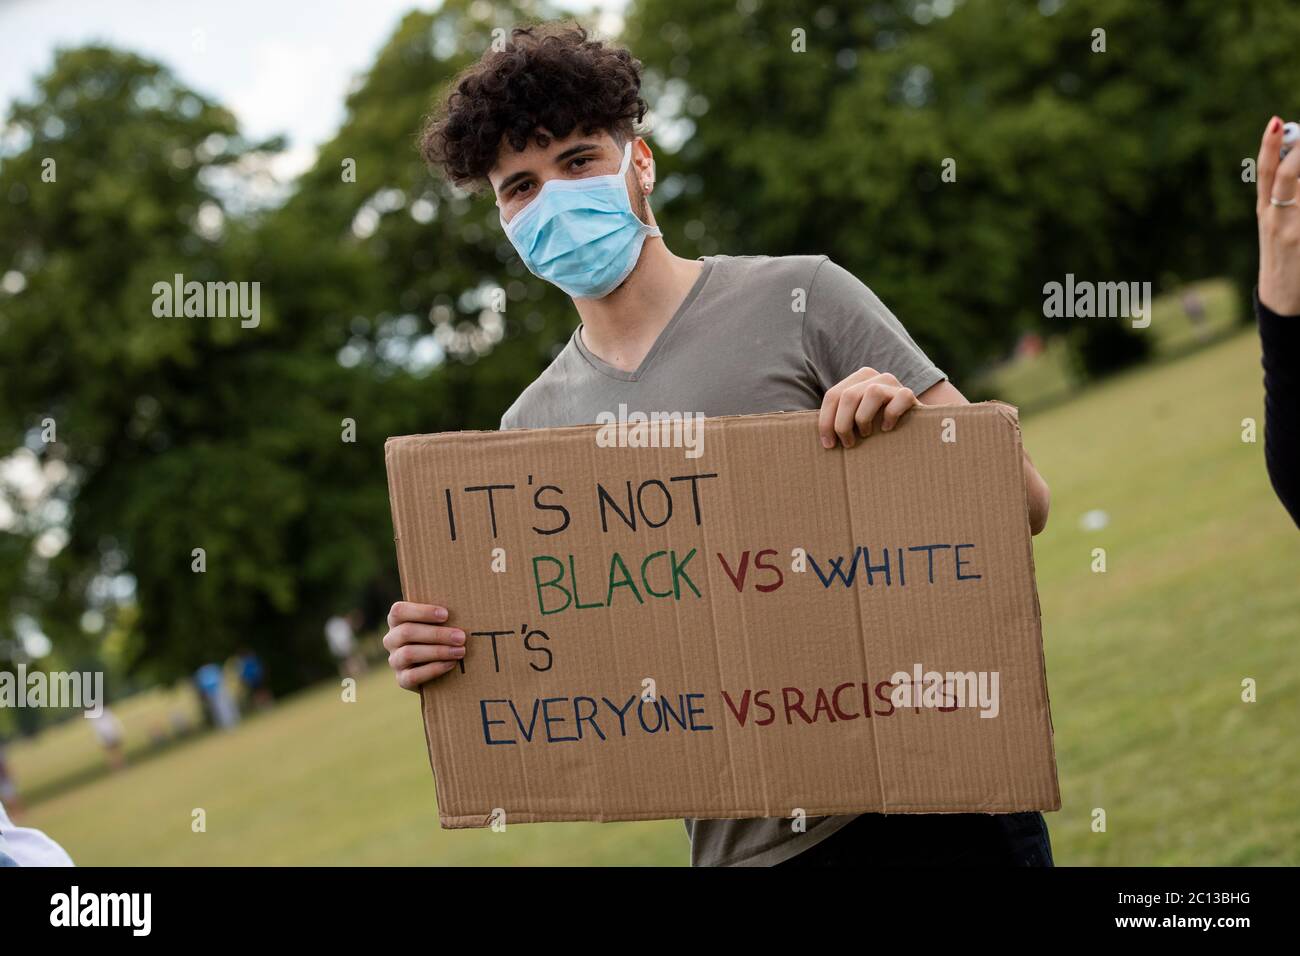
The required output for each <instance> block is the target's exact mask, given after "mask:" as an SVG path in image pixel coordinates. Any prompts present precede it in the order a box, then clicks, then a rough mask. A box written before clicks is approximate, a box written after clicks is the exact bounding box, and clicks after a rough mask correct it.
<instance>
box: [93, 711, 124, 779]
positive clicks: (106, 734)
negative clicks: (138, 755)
mask: <svg viewBox="0 0 1300 956" xmlns="http://www.w3.org/2000/svg"><path fill="white" fill-rule="evenodd" d="M86 719H87V720H89V721H90V727H91V729H92V730H93V731H94V732H95V737H96V738H98V740H99V745H100V746H101V747H103V748H104V754H105V756H107V757H108V766H109V768H110V769H112V770H121V769H122V768H123V767H125V766H126V751H125V748H124V747H123V743H124V740H123V738H124V736H125V734H124V731H123V728H122V722H121V721H120V720H118V719H117V714H115V713H113V711H112V710H111V709H109V708H108V707H105V708H104V709H103V711H102V712H101V713H100V714H99V716H97V717H87V718H86Z"/></svg>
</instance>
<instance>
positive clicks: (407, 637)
mask: <svg viewBox="0 0 1300 956" xmlns="http://www.w3.org/2000/svg"><path fill="white" fill-rule="evenodd" d="M464 643H465V632H464V631H462V630H461V629H460V628H457V627H438V626H437V625H434V624H412V623H411V622H410V621H407V622H406V623H404V624H399V625H397V627H395V628H393V629H392V630H390V631H389V632H388V633H387V634H385V635H384V647H385V648H386V649H387V650H389V651H395V650H397V649H398V648H399V647H405V646H406V645H407V644H464Z"/></svg>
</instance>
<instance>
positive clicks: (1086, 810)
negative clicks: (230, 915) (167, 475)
mask: <svg viewBox="0 0 1300 956" xmlns="http://www.w3.org/2000/svg"><path fill="white" fill-rule="evenodd" d="M1260 377H1261V376H1260V369H1259V346H1258V341H1257V339H1256V337H1255V335H1254V334H1253V333H1252V332H1250V331H1243V332H1242V333H1240V334H1237V335H1235V336H1234V337H1232V338H1229V339H1227V340H1226V341H1223V342H1221V343H1219V344H1217V345H1214V346H1211V347H1209V348H1207V349H1204V350H1202V351H1200V352H1197V353H1195V354H1192V355H1189V356H1186V357H1183V358H1180V359H1177V360H1173V361H1168V362H1165V363H1163V364H1159V365H1156V366H1153V367H1148V368H1145V369H1142V370H1139V371H1136V372H1134V373H1131V374H1129V375H1127V376H1124V377H1121V378H1118V379H1115V380H1113V381H1110V382H1108V383H1106V384H1104V385H1102V386H1099V387H1097V388H1095V389H1092V390H1090V391H1087V392H1085V393H1083V394H1082V395H1080V396H1079V397H1077V398H1074V399H1072V400H1070V401H1068V402H1066V403H1064V404H1060V405H1058V406H1056V407H1054V408H1051V409H1050V410H1047V411H1044V412H1042V413H1041V414H1037V415H1033V416H1030V417H1028V418H1027V419H1026V420H1025V422H1024V436H1025V444H1026V447H1027V448H1028V449H1029V452H1030V454H1031V455H1032V456H1033V458H1034V460H1035V462H1036V464H1037V465H1038V467H1039V469H1040V470H1041V471H1042V473H1043V474H1044V475H1045V476H1046V478H1047V480H1048V482H1049V483H1050V484H1051V486H1052V496H1053V501H1052V518H1051V522H1050V524H1049V526H1048V528H1047V530H1046V531H1045V532H1044V533H1043V534H1042V535H1041V536H1039V537H1038V538H1037V539H1035V556H1036V562H1037V569H1038V584H1039V593H1040V597H1041V602H1042V609H1043V632H1044V641H1045V645H1046V657H1047V675H1048V686H1049V689H1050V692H1051V699H1052V711H1053V720H1054V724H1055V730H1056V753H1057V761H1058V765H1059V770H1060V780H1061V789H1062V797H1063V806H1062V809H1061V811H1060V812H1059V813H1054V814H1050V815H1049V817H1048V822H1049V825H1050V827H1051V831H1052V840H1053V846H1054V849H1055V852H1056V858H1057V862H1058V863H1062V864H1121V865H1122V864H1156V865H1166V864H1229V865H1231V864H1296V863H1300V751H1298V750H1297V749H1296V747H1295V746H1294V735H1295V732H1296V729H1297V727H1300V654H1298V653H1297V646H1298V643H1300V641H1298V640H1297V639H1298V638H1300V587H1297V578H1298V575H1297V569H1298V568H1300V534H1298V533H1297V531H1296V528H1295V527H1294V525H1293V524H1292V523H1291V521H1290V519H1289V518H1288V516H1287V515H1286V513H1285V512H1284V511H1283V509H1282V507H1281V505H1279V504H1278V502H1277V500H1276V498H1275V497H1274V495H1273V493H1272V490H1271V488H1270V487H1269V485H1268V479H1267V476H1266V474H1265V471H1264V461H1263V444H1262V442H1263V401H1262V394H1261V385H1260ZM1244 418H1254V419H1255V420H1256V421H1257V422H1258V423H1259V442H1258V443H1256V444H1247V443H1243V441H1242V439H1241V431H1242V426H1241V422H1242V419H1244ZM1094 509H1100V510H1102V511H1105V512H1106V513H1107V515H1108V516H1109V524H1108V525H1107V526H1106V527H1105V528H1104V529H1102V530H1098V531H1087V530H1084V529H1083V527H1082V526H1081V524H1080V517H1081V516H1082V515H1083V514H1084V513H1085V512H1088V511H1091V510H1094ZM1099 547H1100V548H1104V549H1105V550H1106V555H1107V566H1108V570H1107V572H1106V573H1104V574H1097V573H1093V571H1092V570H1091V564H1092V560H1093V558H1092V551H1093V549H1094V548H1099ZM1246 677H1250V678H1254V679H1255V680H1256V681H1257V683H1258V702H1257V703H1252V704H1247V703H1243V702H1242V701H1241V682H1242V680H1243V678H1246ZM132 706H140V707H144V708H148V707H152V708H153V710H152V711H147V712H148V713H156V712H157V711H158V710H159V709H160V708H162V709H165V707H164V705H163V704H161V703H159V702H158V701H156V700H155V701H154V702H153V703H149V702H144V703H141V704H132V703H131V702H128V704H127V705H125V706H124V707H123V708H122V709H121V710H120V711H119V714H120V716H121V717H122V719H123V720H124V722H126V723H127V724H128V727H130V726H131V725H132V723H133V721H134V722H135V723H143V722H144V721H145V720H146V717H143V716H141V717H138V718H133V716H132V711H131V707H132ZM77 748H80V750H78V749H77ZM12 757H13V763H14V767H15V770H16V772H17V773H18V775H19V776H20V778H21V777H22V776H23V775H27V778H28V782H29V783H30V784H32V785H35V784H36V783H42V784H48V782H49V778H50V777H51V776H52V775H54V776H57V775H58V774H61V773H66V772H68V768H69V767H70V766H73V765H75V764H77V763H78V762H85V761H87V760H89V761H92V762H93V761H96V760H98V759H99V758H98V756H97V755H96V754H95V751H94V746H93V741H92V740H91V738H90V731H89V729H87V728H84V727H79V726H76V725H75V723H74V724H73V725H69V726H64V727H61V728H58V729H57V730H56V731H55V732H54V733H53V734H51V735H47V736H46V737H44V738H43V739H42V740H40V741H38V742H37V743H35V744H32V745H27V744H24V745H21V746H16V747H15V748H14V750H13V754H12ZM33 781H35V783H33ZM194 808H203V809H204V810H205V811H206V815H207V832H205V833H193V832H191V825H190V824H191V811H192V809H194ZM1095 808H1101V809H1104V810H1105V812H1106V818H1107V821H1106V822H1107V829H1106V832H1105V833H1095V832H1092V829H1091V822H1092V818H1093V811H1094V809H1095ZM26 822H28V823H30V824H31V825H34V826H39V827H41V828H43V829H45V830H47V831H48V832H49V833H50V834H51V835H53V836H54V837H56V838H57V839H58V840H60V841H61V842H62V843H63V844H64V845H65V846H66V847H67V848H68V850H69V852H70V853H71V854H72V856H73V858H74V859H75V860H77V861H78V862H79V863H82V864H145V863H149V864H218V865H225V864H684V863H685V862H686V858H687V842H686V837H685V833H684V830H683V827H682V825H681V823H680V821H665V822H659V823H620V824H544V825H530V826H524V825H515V826H510V827H508V828H507V830H506V831H505V832H504V833H492V832H490V831H443V830H440V829H439V828H438V824H437V816H436V813H435V806H434V786H433V780H432V775H431V773H430V771H429V767H428V762H427V758H426V756H425V748H424V739H423V735H422V731H421V727H420V719H419V712H418V705H417V701H416V698H415V697H414V696H413V695H411V694H408V693H405V692H402V691H399V690H398V689H397V688H396V687H395V685H394V684H393V682H392V679H391V678H390V677H389V675H388V674H387V672H386V671H376V672H372V673H371V674H369V675H368V676H367V677H365V678H364V679H363V680H362V682H361V683H360V686H359V700H358V702H357V703H351V704H349V703H344V702H342V701H341V699H340V695H339V693H338V690H337V689H336V688H334V687H320V688H317V689H314V690H311V691H309V692H305V693H302V694H300V695H298V696H296V697H295V698H293V699H290V700H287V701H285V702H283V703H282V704H281V705H280V706H279V707H277V708H276V709H274V710H273V711H270V712H268V713H265V714H262V715H259V716H256V717H254V718H252V719H250V720H248V721H246V722H245V723H244V724H242V725H241V726H240V727H239V728H238V729H236V730H234V731H232V732H230V733H225V734H211V735H207V736H204V737H200V738H198V739H195V740H193V741H192V742H188V743H184V744H180V745H177V746H175V747H173V748H171V749H168V750H166V751H164V752H162V753H160V754H158V755H156V756H151V757H147V758H142V759H139V760H138V761H136V762H134V763H133V764H132V765H131V766H130V767H128V769H126V770H125V771H123V772H120V773H117V774H102V775H99V776H98V777H96V778H95V779H93V780H92V781H90V782H87V783H84V784H82V785H79V786H76V787H74V788H64V789H63V790H62V791H60V792H57V793H52V795H50V796H48V797H47V798H45V799H42V800H40V801H39V802H38V803H36V804H35V805H34V806H33V807H32V808H31V809H30V812H29V814H28V816H27V821H26Z"/></svg>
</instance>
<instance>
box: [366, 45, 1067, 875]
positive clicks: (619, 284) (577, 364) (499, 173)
mask: <svg viewBox="0 0 1300 956" xmlns="http://www.w3.org/2000/svg"><path fill="white" fill-rule="evenodd" d="M645 110H646V104H645V102H644V101H643V100H642V99H641V78H640V64H639V63H638V62H637V61H636V60H635V59H633V58H632V56H631V54H630V53H628V51H626V50H623V49H618V48H615V47H611V46H608V45H605V44H602V43H599V42H596V41H593V40H590V39H588V38H587V36H586V34H585V33H584V32H583V31H582V30H580V29H578V28H575V27H564V26H549V27H541V28H532V29H521V30H515V31H514V32H513V35H512V38H511V42H510V43H509V44H508V45H507V46H506V48H505V49H504V50H502V51H498V52H489V53H487V54H486V55H485V56H484V57H483V59H482V60H481V61H480V62H479V63H478V64H476V65H475V66H474V67H472V68H471V69H469V70H468V71H467V72H466V73H465V74H464V75H463V76H462V77H460V79H459V80H458V81H457V83H456V84H455V86H454V89H453V91H452V93H451V95H450V97H449V98H448V101H447V103H446V106H445V109H444V110H443V111H442V112H441V114H439V115H438V116H437V117H436V118H435V120H434V121H433V122H432V124H431V125H430V126H429V128H428V129H427V130H426V131H425V136H424V140H423V149H424V153H425V156H426V158H427V159H428V160H430V161H431V162H433V163H435V164H437V165H439V166H441V167H442V169H443V171H444V173H445V174H446V175H447V176H448V177H449V178H450V179H451V180H452V181H453V182H455V183H456V184H458V185H461V186H481V185H483V184H486V185H488V186H490V187H491V189H492V190H493V192H494V193H495V195H496V201H497V206H498V207H499V208H500V212H501V225H502V229H503V230H504V231H505V234H506V236H507V237H508V238H509V239H510V241H511V243H512V244H513V245H514V247H515V249H516V250H517V251H518V252H519V255H520V257H521V259H522V260H523V262H524V264H525V265H526V266H527V267H528V268H529V270H530V271H532V272H533V273H534V274H536V275H538V276H539V277H541V278H543V279H545V280H546V281H548V282H551V283H553V284H554V285H556V286H558V287H559V288H560V289H562V290H563V291H564V292H566V293H567V294H568V295H570V296H571V297H572V298H573V304H574V307H575V308H576V309H577V311H578V316H579V318H580V319H581V324H580V325H579V326H578V327H577V328H576V329H575V330H574V332H573V335H572V336H571V337H570V339H569V342H568V344H567V345H566V346H565V347H564V349H563V350H562V351H561V352H560V354H559V355H558V356H557V357H556V359H555V361H554V362H552V363H551V365H550V367H549V368H547V369H546V371H544V372H543V373H542V375H541V376H540V377H539V378H538V379H537V381H535V382H534V383H533V384H532V385H530V386H529V387H528V388H527V389H525V390H524V393H523V394H522V395H520V396H519V397H518V399H516V401H515V402H514V404H513V405H511V406H510V408H509V410H508V411H507V412H506V413H505V416H504V418H503V419H502V421H501V425H502V427H503V428H544V427H549V426H557V425H574V424H591V423H593V422H595V421H596V417H597V415H599V414H600V413H601V412H602V411H606V410H609V409H616V408H618V407H619V405H620V404H625V405H626V406H627V408H629V409H633V410H644V411H650V410H669V411H681V412H683V413H695V412H703V413H704V414H705V415H710V416H713V415H740V414H750V413H759V412H772V411H794V410H798V409H817V408H820V409H821V415H820V417H819V419H818V423H817V428H818V431H819V433H820V437H821V443H822V445H823V447H824V448H826V449H827V454H832V453H834V452H832V451H830V449H833V448H835V447H836V445H839V444H842V445H843V446H844V447H846V448H852V447H853V446H854V445H855V444H857V442H858V441H860V440H862V439H865V438H867V437H868V436H870V435H871V434H872V432H873V430H874V429H875V428H877V427H879V428H880V429H881V430H884V431H888V430H889V429H890V428H892V427H894V425H895V423H897V421H898V420H899V417H900V416H902V415H903V414H905V413H906V412H907V411H908V409H910V408H912V407H914V406H915V405H917V404H918V403H924V404H934V405H952V404H961V403H964V402H965V401H966V400H965V399H964V398H963V397H962V395H961V393H960V392H959V391H957V389H956V388H954V387H953V386H952V385H951V384H950V383H949V382H948V381H947V380H946V377H945V376H944V374H943V372H941V371H940V370H939V369H937V368H935V366H934V365H933V364H932V363H931V362H930V361H929V359H927V358H926V356H925V355H924V354H923V353H922V352H921V350H920V349H919V348H917V346H916V344H915V343H914V342H913V341H912V339H911V338H910V337H909V336H908V334H907V332H906V331H905V330H904V328H903V326H902V325H901V324H900V323H899V322H898V320H897V319H896V318H894V316H893V315H892V314H891V313H890V312H889V310H888V309H886V308H885V306H884V305H883V304H881V302H880V300H879V299H877V298H876V297H875V296H874V295H873V294H872V293H871V291H870V290H869V289H868V288H867V287H866V286H865V285H863V284H862V283H861V282H859V281H858V280H857V279H856V278H854V277H853V276H852V275H850V274H849V273H848V272H846V271H845V270H844V269H842V268H840V267H839V266H837V265H836V264H835V263H833V262H831V261H830V260H828V259H827V258H826V257H825V256H788V257H780V258H769V257H766V256H740V257H731V256H706V257H704V258H702V259H698V260H695V259H684V258H682V257H681V256H676V255H673V253H672V252H671V251H670V250H669V249H668V247H667V246H666V245H665V244H664V241H663V238H662V236H661V235H660V232H659V229H658V227H657V225H656V221H655V217H654V213H653V211H652V210H651V209H650V205H649V202H648V199H649V197H650V195H651V193H652V192H653V190H654V183H655V171H654V154H653V153H652V152H651V150H650V147H649V146H648V145H647V144H646V142H645V140H643V139H642V138H640V137H639V136H638V135H636V131H635V130H636V125H637V124H638V123H639V122H640V121H641V119H642V118H643V116H644V114H645ZM796 297H800V298H802V299H803V301H804V303H805V308H804V309H803V310H802V311H796V310H794V309H792V307H791V304H792V301H794V300H795V299H796ZM877 420H878V421H879V424H878V425H877V424H876V423H877ZM1024 473H1025V481H1026V485H1027V487H1028V492H1029V495H1028V500H1029V513H1028V515H1027V520H1028V522H1029V525H1030V527H1031V529H1032V531H1033V533H1035V534H1037V533H1038V532H1039V531H1041V530H1042V528H1043V525H1044V524H1045V523H1046V521H1047V507H1048V491H1047V485H1046V484H1045V483H1044V482H1043V479H1042V478H1041V477H1039V475H1038V473H1037V471H1035V470H1034V467H1033V465H1032V464H1031V463H1030V462H1029V460H1028V458H1026V459H1025V463H1024ZM448 616H449V611H448V609H447V608H446V607H441V606H433V605H414V604H409V603H405V602H401V603H398V604H396V605H394V606H393V610H392V613H391V614H390V615H389V626H390V630H389V632H388V634H387V636H386V637H385V638H384V645H385V647H387V648H388V650H389V652H390V657H389V663H390V665H391V666H392V667H393V669H394V670H395V671H396V672H397V681H398V683H399V684H400V685H401V686H402V687H405V688H407V689H410V690H418V689H419V687H420V686H421V685H422V684H424V683H426V682H428V681H430V680H433V679H434V678H436V677H439V676H441V675H442V674H445V673H447V672H448V671H450V670H451V669H452V668H453V667H455V666H456V662H457V660H459V659H460V658H461V657H463V656H464V653H465V647H464V642H465V636H464V635H465V630H469V629H472V628H469V627H465V629H464V630H462V629H461V628H459V627H447V626H444V625H445V623H446V621H447V620H448ZM471 623H472V622H462V626H464V625H469V624H471ZM686 826H687V831H688V832H689V834H690V837H691V862H692V864H695V865H770V864H776V863H783V862H786V861H794V862H796V863H798V864H800V865H814V866H815V865H844V864H852V863H855V862H856V863H860V864H865V863H867V862H869V861H870V860H872V859H873V854H878V853H879V848H880V847H881V846H894V847H899V848H901V847H907V852H906V854H905V855H906V857H907V858H909V859H920V860H927V861H928V862H931V863H938V864H945V863H946V864H954V865H956V864H963V863H967V864H990V863H1004V864H1005V863H1009V864H1016V865H1035V864H1049V863H1050V862H1051V850H1050V847H1049V845H1048V839H1047V830H1046V827H1045V825H1044V824H1043V820H1042V816H1041V815H1040V814H1037V813H1029V814H1005V815H987V814H946V815H925V816H907V815H891V816H882V815H880V814H863V815H860V816H856V817H855V816H842V817H822V818H818V819H815V820H809V821H807V830H806V832H803V833H795V832H793V828H792V827H791V825H790V822H789V821H787V820H781V819H754V820H696V821H690V820H688V821H686ZM886 841H887V842H886ZM895 841H896V842H895Z"/></svg>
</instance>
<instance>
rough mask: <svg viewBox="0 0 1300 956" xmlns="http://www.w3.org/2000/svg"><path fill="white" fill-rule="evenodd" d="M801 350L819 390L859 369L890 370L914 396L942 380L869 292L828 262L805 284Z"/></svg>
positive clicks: (941, 373)
mask: <svg viewBox="0 0 1300 956" xmlns="http://www.w3.org/2000/svg"><path fill="white" fill-rule="evenodd" d="M803 352H804V359H805V361H806V362H807V363H808V367H809V370H810V371H811V372H812V374H813V375H814V376H815V377H816V379H817V382H818V384H819V385H820V386H821V388H822V390H823V391H825V390H827V389H829V388H831V387H832V386H833V385H835V384H837V383H838V382H842V381H843V380H844V379H846V378H848V377H849V376H850V375H852V374H853V373H854V372H856V371H857V370H858V369H860V368H862V367H863V366H864V365H868V366H870V367H871V368H874V369H875V370H876V371H878V372H890V373H891V374H893V375H894V377H895V378H897V379H898V380H899V381H900V382H901V383H902V384H903V385H905V386H906V387H907V388H910V389H911V390H912V391H913V392H915V393H916V394H917V395H920V394H921V393H922V392H924V391H925V390H926V389H928V388H930V387H931V386H933V385H937V384H938V383H939V382H942V381H943V380H944V379H946V378H947V377H948V376H947V375H945V374H944V373H943V371H942V370H940V369H939V368H938V367H936V366H935V364H934V363H933V362H931V361H930V359H929V358H928V357H927V356H926V354H925V353H924V352H923V351H921V349H920V347H919V346H918V345H917V344H916V343H915V342H913V341H912V337H911V336H910V335H908V334H907V330H906V329H905V328H903V323H901V322H899V321H898V319H897V318H895V317H894V314H893V313H892V312H890V311H889V309H887V308H886V307H885V304H884V303H883V302H881V301H880V299H879V298H877V297H876V294H875V293H874V292H872V291H871V290H870V289H868V288H867V287H866V285H864V284H863V283H862V282H861V280H859V279H858V278H857V276H855V275H853V273H851V272H849V271H848V270H847V269H844V268H842V267H840V266H838V265H836V264H835V263H834V262H832V261H831V260H829V259H823V260H822V262H821V264H820V265H818V266H817V268H816V270H815V271H814V272H813V278H812V281H811V283H810V284H809V289H808V301H807V311H806V312H805V313H804V322H803Z"/></svg>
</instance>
